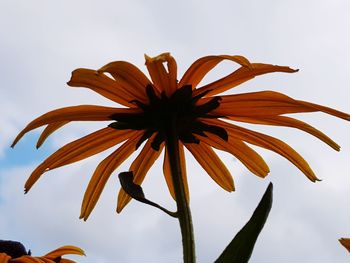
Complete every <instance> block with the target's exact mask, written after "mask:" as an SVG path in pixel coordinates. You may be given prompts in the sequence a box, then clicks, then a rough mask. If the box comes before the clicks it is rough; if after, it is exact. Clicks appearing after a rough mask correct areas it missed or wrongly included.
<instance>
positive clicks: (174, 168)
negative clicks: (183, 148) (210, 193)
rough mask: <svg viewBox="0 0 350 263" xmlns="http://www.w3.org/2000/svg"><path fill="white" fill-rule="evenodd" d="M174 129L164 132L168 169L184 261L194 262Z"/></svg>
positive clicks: (188, 215)
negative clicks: (171, 181) (172, 186)
mask: <svg viewBox="0 0 350 263" xmlns="http://www.w3.org/2000/svg"><path fill="white" fill-rule="evenodd" d="M173 125H174V122H173ZM173 125H171V126H173ZM176 131H177V130H176V127H174V126H173V127H171V129H169V130H168V132H167V134H166V147H167V150H168V154H169V162H170V170H171V176H172V180H173V185H174V191H175V198H176V205H177V215H178V219H179V222H180V228H181V235H182V246H183V257H184V262H185V263H194V262H196V257H195V243H194V236H193V226H192V217H191V210H190V207H189V204H188V202H187V199H186V193H185V187H184V182H183V177H182V172H181V161H180V155H179V139H178V135H177V132H176Z"/></svg>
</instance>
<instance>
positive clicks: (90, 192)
mask: <svg viewBox="0 0 350 263" xmlns="http://www.w3.org/2000/svg"><path fill="white" fill-rule="evenodd" d="M141 135H142V133H141V132H137V133H135V134H134V135H133V136H131V137H130V139H129V140H128V141H126V142H125V143H124V144H123V145H122V146H120V147H119V148H118V149H117V150H115V151H114V152H113V153H112V154H110V155H109V156H108V157H107V158H105V159H104V160H103V161H102V162H101V163H100V164H99V165H98V166H97V168H96V170H95V172H94V174H93V176H92V177H91V179H90V182H89V185H88V187H87V189H86V191H85V195H84V199H83V204H82V207H81V213H80V218H83V219H84V220H87V218H88V217H89V215H90V213H91V212H92V210H93V209H94V207H95V205H96V203H97V201H98V199H99V197H100V195H101V193H102V191H103V188H104V187H105V185H106V183H107V180H108V179H109V177H110V176H111V174H112V173H113V172H114V170H115V169H117V168H118V167H119V165H120V164H122V163H123V162H124V161H125V160H126V159H127V158H128V157H129V156H130V155H131V154H132V153H133V152H134V151H135V148H136V143H137V141H138V140H139V139H140V137H141Z"/></svg>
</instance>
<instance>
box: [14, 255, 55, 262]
mask: <svg viewBox="0 0 350 263" xmlns="http://www.w3.org/2000/svg"><path fill="white" fill-rule="evenodd" d="M10 262H11V263H12V262H14V263H54V262H52V261H51V262H45V261H44V260H41V259H40V258H38V257H32V256H21V257H19V258H14V259H11V261H10Z"/></svg>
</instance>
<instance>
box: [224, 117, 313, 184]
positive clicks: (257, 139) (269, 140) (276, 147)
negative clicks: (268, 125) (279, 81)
mask: <svg viewBox="0 0 350 263" xmlns="http://www.w3.org/2000/svg"><path fill="white" fill-rule="evenodd" d="M217 121H218V122H220V123H221V126H222V127H223V128H225V129H226V130H227V132H228V134H229V137H233V138H236V139H238V140H243V141H245V142H247V143H251V144H254V145H257V146H259V147H262V148H265V149H268V150H271V151H274V152H276V153H278V154H279V155H281V156H283V157H285V158H286V159H287V160H289V161H290V162H291V163H293V164H294V165H295V166H296V167H298V168H299V169H300V171H302V172H303V173H304V174H305V175H306V177H307V178H309V179H310V180H311V181H312V182H315V181H318V179H317V177H316V175H315V173H314V172H313V171H312V169H311V167H310V166H309V164H308V163H307V162H306V161H305V160H304V158H303V157H302V156H301V155H300V154H298V153H297V152H296V151H295V150H294V149H293V148H292V147H290V146H289V145H288V144H286V143H285V142H283V141H281V140H278V139H276V138H274V137H271V136H268V135H266V134H262V133H259V132H256V131H252V130H249V129H246V128H243V127H240V126H237V125H234V124H230V123H227V122H224V121H219V120H217Z"/></svg>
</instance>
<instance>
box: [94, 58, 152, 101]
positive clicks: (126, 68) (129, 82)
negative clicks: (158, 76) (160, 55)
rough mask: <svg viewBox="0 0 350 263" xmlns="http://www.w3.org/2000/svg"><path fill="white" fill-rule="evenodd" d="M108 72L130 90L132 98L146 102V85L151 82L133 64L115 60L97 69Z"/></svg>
mask: <svg viewBox="0 0 350 263" xmlns="http://www.w3.org/2000/svg"><path fill="white" fill-rule="evenodd" d="M98 72H108V73H110V74H111V75H112V76H113V78H114V79H115V80H116V81H118V82H119V83H120V85H121V86H123V87H124V89H125V90H128V91H130V92H131V93H132V94H133V96H134V100H139V101H141V102H144V103H145V102H147V96H146V87H147V86H148V85H150V84H151V82H150V80H149V79H148V78H147V77H146V76H145V74H143V73H142V71H141V70H139V69H138V68H137V67H136V66H134V65H133V64H131V63H129V62H126V61H115V62H111V63H108V64H107V65H105V66H103V67H102V68H100V69H99V70H98Z"/></svg>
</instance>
